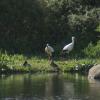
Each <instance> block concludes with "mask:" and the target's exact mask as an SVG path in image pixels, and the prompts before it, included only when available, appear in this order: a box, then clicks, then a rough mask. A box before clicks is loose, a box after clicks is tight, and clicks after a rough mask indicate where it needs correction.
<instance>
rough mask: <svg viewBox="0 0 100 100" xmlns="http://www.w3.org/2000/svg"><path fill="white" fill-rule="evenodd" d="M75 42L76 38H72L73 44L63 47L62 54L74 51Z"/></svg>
mask: <svg viewBox="0 0 100 100" xmlns="http://www.w3.org/2000/svg"><path fill="white" fill-rule="evenodd" d="M74 42H75V37H74V36H72V42H71V43H69V44H67V45H65V46H64V47H63V49H62V53H63V52H64V53H68V54H69V52H70V51H72V50H73V47H74Z"/></svg>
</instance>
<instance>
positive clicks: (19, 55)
mask: <svg viewBox="0 0 100 100" xmlns="http://www.w3.org/2000/svg"><path fill="white" fill-rule="evenodd" d="M72 36H75V37H76V40H75V47H74V50H73V51H72V52H71V53H70V58H71V59H70V60H68V61H61V60H60V59H59V58H58V57H59V56H58V55H59V53H60V52H61V49H62V48H63V46H64V45H65V44H67V43H69V42H71V37H72ZM99 40H100V0H20V1H18V0H0V50H1V51H2V52H1V53H0V70H1V72H3V71H6V70H7V71H10V72H17V71H18V72H19V71H20V72H29V71H33V72H37V71H44V72H47V71H51V70H52V69H51V67H50V62H49V61H48V60H46V58H45V57H44V47H45V45H46V43H50V44H51V45H52V46H53V47H54V49H55V51H56V52H55V53H56V54H55V56H56V58H57V60H56V63H57V64H58V65H59V66H60V68H61V70H62V71H63V72H64V71H67V70H70V69H71V68H73V67H75V66H77V65H79V66H81V67H82V66H83V65H84V63H85V65H89V64H94V63H99V59H100V41H99ZM4 51H6V52H5V53H4ZM24 55H31V56H32V55H35V56H33V57H26V56H24ZM39 55H40V56H41V55H43V56H42V57H39ZM86 58H87V59H86ZM76 59H77V60H76ZM25 60H27V61H28V62H29V63H30V64H31V67H28V66H27V67H24V66H23V63H24V61H25Z"/></svg>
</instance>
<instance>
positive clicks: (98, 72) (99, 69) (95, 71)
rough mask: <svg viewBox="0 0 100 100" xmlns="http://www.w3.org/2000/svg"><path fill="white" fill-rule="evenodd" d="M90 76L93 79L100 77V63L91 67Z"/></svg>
mask: <svg viewBox="0 0 100 100" xmlns="http://www.w3.org/2000/svg"><path fill="white" fill-rule="evenodd" d="M88 78H92V79H100V64H98V65H95V66H93V67H92V68H90V70H89V73H88Z"/></svg>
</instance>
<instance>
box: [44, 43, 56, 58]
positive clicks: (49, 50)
mask: <svg viewBox="0 0 100 100" xmlns="http://www.w3.org/2000/svg"><path fill="white" fill-rule="evenodd" d="M45 52H46V53H47V55H48V57H49V60H51V59H52V55H53V53H54V49H53V47H51V46H50V45H49V44H47V45H46V47H45Z"/></svg>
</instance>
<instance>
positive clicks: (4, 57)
mask: <svg viewBox="0 0 100 100" xmlns="http://www.w3.org/2000/svg"><path fill="white" fill-rule="evenodd" d="M25 60H27V61H28V63H29V64H30V65H31V66H28V65H27V66H23V63H24V61H25ZM99 60H100V59H89V58H87V59H69V60H67V59H66V60H62V59H58V60H56V61H55V63H56V64H57V65H58V66H59V68H60V69H61V71H62V72H69V71H72V70H73V69H74V68H76V66H78V67H79V68H80V69H82V68H85V67H87V68H88V66H90V67H92V66H93V65H94V64H96V63H99ZM0 72H1V73H3V72H4V73H17V72H18V73H20V72H53V69H52V67H51V66H50V61H48V60H47V59H45V58H43V57H30V58H27V57H25V56H23V55H17V54H16V55H8V54H7V53H6V52H5V53H4V54H3V53H1V54H0Z"/></svg>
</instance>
